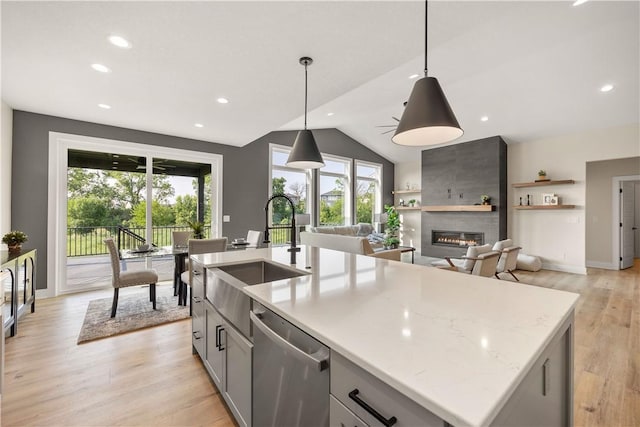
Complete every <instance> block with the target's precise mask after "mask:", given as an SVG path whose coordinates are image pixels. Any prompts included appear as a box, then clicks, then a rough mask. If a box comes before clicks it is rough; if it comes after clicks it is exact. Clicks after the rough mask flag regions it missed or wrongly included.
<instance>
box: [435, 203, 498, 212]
mask: <svg viewBox="0 0 640 427" xmlns="http://www.w3.org/2000/svg"><path fill="white" fill-rule="evenodd" d="M493 210H495V206H493V205H445V206H423V207H422V211H423V212H491V211H493Z"/></svg>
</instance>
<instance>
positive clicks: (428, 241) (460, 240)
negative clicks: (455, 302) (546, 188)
mask: <svg viewBox="0 0 640 427" xmlns="http://www.w3.org/2000/svg"><path fill="white" fill-rule="evenodd" d="M421 184H422V206H423V208H424V207H425V206H445V205H448V206H451V205H466V206H469V205H477V204H480V203H481V196H482V195H483V194H486V195H488V196H489V197H491V204H492V205H494V206H495V209H494V210H492V211H436V212H425V211H424V210H423V212H422V213H421V234H422V236H421V237H422V247H421V254H422V255H425V256H429V257H436V258H444V257H445V256H452V257H460V256H462V255H464V253H465V252H466V249H467V246H468V243H472V242H473V241H474V240H475V243H476V244H479V245H481V244H485V243H490V244H493V243H495V242H496V241H498V240H502V239H504V238H506V234H507V219H506V218H507V145H506V144H505V142H504V141H503V140H502V138H501V137H499V136H494V137H490V138H485V139H481V140H477V141H470V142H466V143H463V144H456V145H450V146H447V147H440V148H434V149H430V150H424V151H422V183H421ZM442 231H447V232H453V234H454V235H446V236H445V237H443V239H444V241H438V239H434V237H435V236H434V234H435V233H438V232H442ZM474 233H479V234H481V235H482V236H481V240H479V239H478V238H477V237H476V236H472V234H474ZM441 240H442V239H441ZM478 240H479V241H478Z"/></svg>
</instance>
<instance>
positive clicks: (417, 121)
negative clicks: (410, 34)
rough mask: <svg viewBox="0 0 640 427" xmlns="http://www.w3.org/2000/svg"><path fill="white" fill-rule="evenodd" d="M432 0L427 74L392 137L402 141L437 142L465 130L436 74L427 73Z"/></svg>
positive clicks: (414, 92) (414, 89) (413, 94)
mask: <svg viewBox="0 0 640 427" xmlns="http://www.w3.org/2000/svg"><path fill="white" fill-rule="evenodd" d="M428 3H429V2H428V1H425V5H424V77H423V78H422V79H420V80H418V81H417V82H416V84H415V85H414V86H413V91H411V96H409V101H407V104H406V107H405V109H404V113H403V114H402V117H401V119H400V123H398V127H397V129H396V132H395V134H394V135H393V137H392V138H391V140H392V141H393V142H395V143H396V144H399V145H411V146H418V145H435V144H442V143H445V142H449V141H453V140H454V139H456V138H459V137H461V136H462V134H463V133H464V131H463V130H462V128H461V127H460V125H459V124H458V120H457V119H456V116H455V114H453V110H451V106H450V105H449V102H448V101H447V98H446V97H445V96H444V92H443V91H442V88H441V87H440V83H438V80H437V79H436V78H435V77H428V76H427V17H428Z"/></svg>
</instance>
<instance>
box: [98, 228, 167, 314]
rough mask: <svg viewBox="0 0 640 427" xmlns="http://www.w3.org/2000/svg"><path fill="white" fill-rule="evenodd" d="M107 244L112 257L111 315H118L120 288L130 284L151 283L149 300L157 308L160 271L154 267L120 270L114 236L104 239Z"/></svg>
mask: <svg viewBox="0 0 640 427" xmlns="http://www.w3.org/2000/svg"><path fill="white" fill-rule="evenodd" d="M104 243H105V245H107V248H108V249H109V255H110V257H111V273H112V281H111V284H112V285H113V303H112V304H111V317H116V310H117V308H118V293H119V290H120V288H126V287H129V286H140V285H149V301H151V302H152V303H153V309H154V310H155V309H156V283H157V282H158V273H156V271H155V270H153V269H145V270H135V271H120V256H119V255H118V249H117V248H116V244H115V242H114V241H113V239H112V238H108V239H105V240H104Z"/></svg>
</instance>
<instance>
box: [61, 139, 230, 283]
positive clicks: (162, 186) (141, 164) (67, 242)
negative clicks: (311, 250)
mask: <svg viewBox="0 0 640 427" xmlns="http://www.w3.org/2000/svg"><path fill="white" fill-rule="evenodd" d="M74 137H75V136H74ZM76 138H78V139H77V140H76ZM65 139H66V138H64V139H63V141H62V143H61V144H60V147H58V149H59V150H62V151H64V152H65V154H66V155H64V156H63V155H62V153H59V156H58V158H59V159H64V162H62V161H61V162H60V163H65V164H64V165H58V169H62V168H64V169H65V171H66V172H65V174H64V175H65V177H64V178H65V179H64V185H60V186H59V188H58V192H59V193H61V194H64V193H66V198H65V197H62V198H58V200H59V203H60V206H59V207H58V210H59V211H60V213H62V212H64V217H63V218H61V219H60V220H59V221H58V227H59V232H58V233H57V236H65V238H64V242H59V243H60V244H59V245H58V247H61V248H62V247H64V253H65V254H66V257H64V258H63V257H58V258H59V262H58V263H57V270H58V271H57V273H56V276H57V277H59V278H60V279H61V280H59V281H58V286H57V293H66V292H75V291H82V290H88V289H93V288H98V287H104V286H107V285H109V284H110V283H111V266H110V261H109V257H108V254H107V250H106V247H105V245H104V243H103V241H104V239H105V238H107V237H113V238H114V240H115V241H116V244H117V245H118V248H119V250H121V251H126V250H132V249H136V248H138V247H139V246H140V245H141V244H152V245H154V246H157V247H161V246H169V245H171V234H172V231H183V230H190V229H191V228H190V224H193V223H195V222H201V223H203V224H204V230H205V236H207V237H208V236H217V235H218V233H219V230H220V224H219V220H220V218H219V216H220V212H221V207H220V206H219V204H220V200H221V195H220V188H221V182H220V181H221V157H220V156H216V155H208V154H206V153H192V152H187V151H184V150H172V149H167V148H163V147H149V146H139V145H138V144H130V143H123V142H119V141H113V142H112V143H111V144H109V145H106V144H102V145H101V146H99V147H98V146H96V145H95V144H92V142H94V141H93V140H94V138H87V139H88V140H84V138H83V137H75V138H74V139H73V141H68V140H65ZM105 146H109V148H110V150H108V151H105V150H104V147H105ZM150 151H153V152H155V151H157V152H158V154H157V155H150V154H149V152H150ZM207 158H208V159H209V161H206V162H203V159H204V160H207ZM64 200H66V203H64V202H63V201H64ZM63 204H64V209H63V207H62V205H63ZM59 240H61V239H59ZM122 266H123V268H125V269H127V270H135V269H141V268H150V267H153V268H154V269H156V270H157V271H158V274H159V276H160V280H161V281H163V280H172V278H173V267H174V260H173V257H172V256H168V257H146V258H140V259H136V260H128V261H126V263H125V264H123V265H122Z"/></svg>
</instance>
